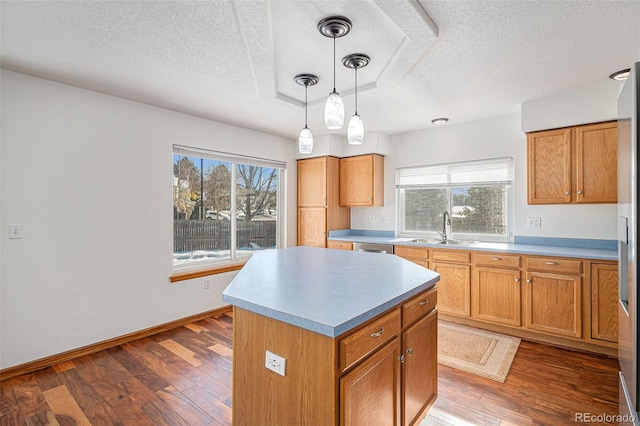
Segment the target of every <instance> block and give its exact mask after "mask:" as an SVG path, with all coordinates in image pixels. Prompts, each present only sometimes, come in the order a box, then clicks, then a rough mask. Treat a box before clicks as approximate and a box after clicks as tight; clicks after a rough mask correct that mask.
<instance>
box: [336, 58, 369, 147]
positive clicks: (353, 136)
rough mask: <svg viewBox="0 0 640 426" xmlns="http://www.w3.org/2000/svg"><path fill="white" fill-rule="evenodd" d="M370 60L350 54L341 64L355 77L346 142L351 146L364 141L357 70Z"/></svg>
mask: <svg viewBox="0 0 640 426" xmlns="http://www.w3.org/2000/svg"><path fill="white" fill-rule="evenodd" d="M370 60H371V58H370V57H369V56H368V55H365V54H364V53H352V54H351V55H347V56H345V57H344V58H342V64H343V65H344V66H345V67H347V68H353V69H354V70H355V75H356V84H355V102H356V109H355V110H356V112H355V114H353V117H351V120H350V121H349V128H348V129H347V140H348V141H349V143H350V144H351V145H360V144H362V141H363V140H364V124H363V123H362V118H361V117H360V116H359V115H358V68H363V67H366V66H367V65H368V64H369V61H370Z"/></svg>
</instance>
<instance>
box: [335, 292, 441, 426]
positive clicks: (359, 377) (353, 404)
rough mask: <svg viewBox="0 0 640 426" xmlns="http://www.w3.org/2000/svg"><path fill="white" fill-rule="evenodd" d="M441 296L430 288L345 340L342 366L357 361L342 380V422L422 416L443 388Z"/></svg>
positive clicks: (409, 421)
mask: <svg viewBox="0 0 640 426" xmlns="http://www.w3.org/2000/svg"><path fill="white" fill-rule="evenodd" d="M436 297H437V290H436V289H435V288H434V289H431V290H429V291H427V292H425V293H423V294H421V295H418V296H417V297H414V298H413V299H411V300H410V301H408V302H405V303H404V304H402V306H401V307H400V308H399V309H396V310H394V311H393V312H391V313H389V314H387V315H385V316H383V317H382V318H380V319H378V320H376V321H373V322H370V323H369V324H367V325H366V326H365V327H363V328H362V329H361V330H359V331H356V332H355V333H353V334H351V335H349V336H347V337H346V338H344V339H342V340H341V341H340V365H341V369H343V370H344V369H346V370H348V369H349V368H351V367H352V366H354V365H355V367H354V368H353V369H351V370H350V371H347V373H346V374H344V375H343V376H342V377H341V378H340V407H341V409H340V412H341V420H340V424H341V425H372V424H388V425H407V426H408V425H413V424H418V423H419V422H420V421H421V420H422V417H423V416H424V414H425V413H426V411H427V410H428V409H429V407H430V406H431V405H432V404H433V403H434V402H435V399H436V397H437V389H438V387H437V386H438V385H437V383H438V380H437V377H438V372H437V350H436V349H437V340H438V321H437V319H438V314H437V311H436V310H435V309H434V307H435V304H436ZM400 314H401V315H402V331H401V329H400ZM384 336H386V338H385V337H384ZM389 339H392V340H391V341H389ZM377 342H379V343H377ZM387 342H388V343H387ZM378 348H379V349H378Z"/></svg>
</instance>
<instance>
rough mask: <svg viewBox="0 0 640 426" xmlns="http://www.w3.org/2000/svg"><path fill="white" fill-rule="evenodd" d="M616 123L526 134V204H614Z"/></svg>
mask: <svg viewBox="0 0 640 426" xmlns="http://www.w3.org/2000/svg"><path fill="white" fill-rule="evenodd" d="M617 150H618V131H617V123H616V122H607V123H597V124H587V125H583V126H575V127H567V128H563V129H555V130H545V131H540V132H532V133H529V134H528V135H527V177H528V201H529V204H569V203H585V204H586V203H615V202H617Z"/></svg>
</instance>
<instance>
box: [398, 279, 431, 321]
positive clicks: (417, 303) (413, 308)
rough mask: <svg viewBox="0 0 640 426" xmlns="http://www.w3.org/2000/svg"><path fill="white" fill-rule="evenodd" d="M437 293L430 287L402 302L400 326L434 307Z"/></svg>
mask: <svg viewBox="0 0 640 426" xmlns="http://www.w3.org/2000/svg"><path fill="white" fill-rule="evenodd" d="M437 300H438V293H437V289H436V288H432V289H431V290H428V291H426V292H424V293H421V294H419V295H418V296H416V297H414V298H413V299H411V300H409V301H408V302H405V303H403V304H402V327H403V328H404V327H406V326H407V325H409V324H411V323H412V322H414V321H415V320H417V319H418V318H421V317H422V316H424V315H426V314H427V313H428V312H430V311H432V310H433V309H434V308H435V307H436V302H437Z"/></svg>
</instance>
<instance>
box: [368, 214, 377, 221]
mask: <svg viewBox="0 0 640 426" xmlns="http://www.w3.org/2000/svg"><path fill="white" fill-rule="evenodd" d="M375 221H376V217H375V216H374V215H369V223H374V222H375Z"/></svg>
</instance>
